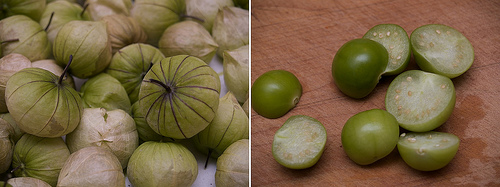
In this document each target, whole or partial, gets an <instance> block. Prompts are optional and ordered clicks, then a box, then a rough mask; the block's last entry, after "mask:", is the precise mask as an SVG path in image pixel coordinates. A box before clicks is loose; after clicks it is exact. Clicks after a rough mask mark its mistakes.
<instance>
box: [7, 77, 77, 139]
mask: <svg viewBox="0 0 500 187" xmlns="http://www.w3.org/2000/svg"><path fill="white" fill-rule="evenodd" d="M58 79H59V77H58V76H56V75H54V74H53V73H51V72H50V71H47V70H44V69H40V68H25V69H22V70H21V71H18V72H17V73H15V74H14V75H12V76H11V77H10V79H9V81H8V82H7V87H6V90H5V98H6V103H7V108H8V109H9V113H10V114H11V115H12V117H13V118H14V120H15V121H16V122H17V124H18V126H19V128H20V129H21V130H23V131H24V132H27V133H30V134H33V135H36V136H40V137H60V136H63V135H66V134H68V133H70V132H71V131H73V130H74V129H75V128H76V126H77V125H78V123H79V122H80V117H81V115H82V111H83V103H82V100H81V98H80V95H78V93H77V92H76V90H74V89H73V88H72V87H71V85H68V84H67V83H66V82H64V81H62V82H61V84H59V83H58Z"/></svg>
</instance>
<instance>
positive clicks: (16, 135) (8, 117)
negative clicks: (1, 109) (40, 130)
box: [0, 113, 25, 143]
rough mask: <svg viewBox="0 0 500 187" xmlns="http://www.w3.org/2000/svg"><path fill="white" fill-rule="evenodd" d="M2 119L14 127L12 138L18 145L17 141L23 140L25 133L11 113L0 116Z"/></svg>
mask: <svg viewBox="0 0 500 187" xmlns="http://www.w3.org/2000/svg"><path fill="white" fill-rule="evenodd" d="M0 118H1V119H3V120H5V121H7V122H9V125H10V126H11V127H12V129H13V130H14V132H12V133H11V134H10V137H11V138H12V140H14V143H16V142H17V141H19V139H21V137H22V136H23V135H24V133H25V132H23V131H22V130H21V129H20V128H19V126H18V125H17V122H16V121H15V120H14V118H12V116H11V115H10V113H3V114H0Z"/></svg>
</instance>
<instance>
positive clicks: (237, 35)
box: [212, 7, 249, 57]
mask: <svg viewBox="0 0 500 187" xmlns="http://www.w3.org/2000/svg"><path fill="white" fill-rule="evenodd" d="M248 19H249V12H248V10H245V9H241V8H238V7H224V8H222V9H219V12H218V13H217V16H216V17H215V20H214V25H213V27H212V36H213V37H214V40H215V41H216V42H217V44H219V49H218V50H217V55H219V56H220V57H222V53H223V52H224V51H226V50H233V49H237V48H239V47H241V46H244V45H247V44H248V43H249V20H248Z"/></svg>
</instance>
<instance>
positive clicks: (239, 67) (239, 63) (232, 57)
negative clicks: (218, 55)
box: [222, 45, 250, 103]
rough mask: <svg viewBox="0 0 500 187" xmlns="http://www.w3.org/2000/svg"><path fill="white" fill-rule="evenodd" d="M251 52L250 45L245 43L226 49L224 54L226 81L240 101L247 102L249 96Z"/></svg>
mask: <svg viewBox="0 0 500 187" xmlns="http://www.w3.org/2000/svg"><path fill="white" fill-rule="evenodd" d="M249 53H250V49H249V47H248V45H244V46H242V47H239V48H237V49H234V50H228V51H225V52H224V56H223V64H222V67H223V69H222V72H223V74H224V83H225V84H226V87H227V89H228V90H229V91H231V92H233V94H234V96H235V97H236V99H237V100H238V102H240V103H243V102H245V100H247V98H248V89H249V88H248V87H249V81H248V80H249V79H250V77H249V76H250V74H249V61H250V60H249V56H250V55H249Z"/></svg>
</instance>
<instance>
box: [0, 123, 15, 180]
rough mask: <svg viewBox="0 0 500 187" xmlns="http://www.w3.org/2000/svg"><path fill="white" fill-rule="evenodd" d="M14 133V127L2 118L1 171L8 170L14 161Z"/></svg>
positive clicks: (0, 134) (0, 138) (0, 129)
mask: <svg viewBox="0 0 500 187" xmlns="http://www.w3.org/2000/svg"><path fill="white" fill-rule="evenodd" d="M13 133H14V129H13V128H12V127H11V126H10V125H9V122H7V121H5V120H3V119H0V173H4V172H6V171H7V170H8V169H9V166H10V163H11V162H12V153H13V151H14V145H15V142H14V140H13V139H12V134H13Z"/></svg>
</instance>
